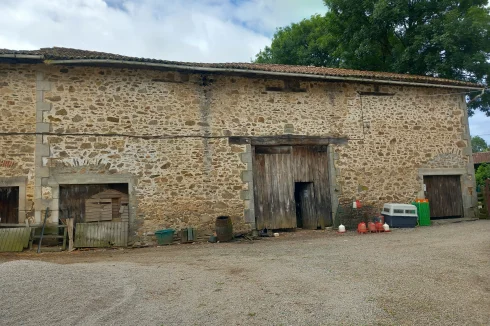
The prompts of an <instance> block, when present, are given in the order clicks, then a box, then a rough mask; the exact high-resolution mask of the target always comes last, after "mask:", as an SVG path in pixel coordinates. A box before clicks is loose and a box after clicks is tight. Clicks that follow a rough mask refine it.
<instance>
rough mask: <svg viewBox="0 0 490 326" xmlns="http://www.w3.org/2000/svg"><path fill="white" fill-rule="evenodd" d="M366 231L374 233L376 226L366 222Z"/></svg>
mask: <svg viewBox="0 0 490 326" xmlns="http://www.w3.org/2000/svg"><path fill="white" fill-rule="evenodd" d="M368 230H369V232H371V233H374V232H376V225H375V224H374V223H373V222H368Z"/></svg>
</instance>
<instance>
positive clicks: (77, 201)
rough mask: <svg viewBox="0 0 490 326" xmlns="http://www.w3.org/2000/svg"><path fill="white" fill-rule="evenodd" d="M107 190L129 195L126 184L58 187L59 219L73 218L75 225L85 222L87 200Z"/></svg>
mask: <svg viewBox="0 0 490 326" xmlns="http://www.w3.org/2000/svg"><path fill="white" fill-rule="evenodd" d="M109 189H112V190H117V191H119V192H122V193H124V194H128V193H129V192H128V184H127V183H110V184H83V185H60V206H59V209H60V218H75V223H84V222H86V216H85V214H86V207H85V205H86V202H87V199H89V198H91V197H92V196H94V195H97V194H99V193H102V192H104V191H106V190H109ZM109 200H111V201H114V200H113V199H109ZM119 204H120V203H119ZM113 206H115V205H113ZM114 210H116V209H115V208H114ZM111 216H112V214H111Z"/></svg>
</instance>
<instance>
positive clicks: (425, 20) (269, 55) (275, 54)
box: [255, 0, 490, 116]
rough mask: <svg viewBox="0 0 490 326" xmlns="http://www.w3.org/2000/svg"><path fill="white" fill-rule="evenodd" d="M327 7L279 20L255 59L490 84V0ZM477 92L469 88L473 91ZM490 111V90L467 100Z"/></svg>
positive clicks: (332, 3)
mask: <svg viewBox="0 0 490 326" xmlns="http://www.w3.org/2000/svg"><path fill="white" fill-rule="evenodd" d="M324 3H325V5H326V6H327V8H328V11H327V13H326V14H325V15H314V16H312V17H311V18H309V19H305V20H303V21H301V22H299V23H294V24H291V25H290V26H287V27H283V28H279V29H278V30H277V31H276V33H275V34H274V37H273V40H272V44H271V45H270V46H268V47H266V48H265V49H263V50H262V51H260V52H259V53H258V54H257V55H256V58H255V62H257V63H281V64H291V65H314V66H328V67H340V68H350V69H359V70H372V71H386V72H397V73H408V74H416V75H428V76H434V77H440V78H449V79H457V80H464V81H470V82H475V83H481V84H484V85H487V83H488V76H489V73H490V62H489V61H490V12H489V9H488V8H487V5H488V1H487V0H463V1H454V0H438V1H434V0H324ZM475 96H477V93H472V94H471V96H470V97H472V98H474V97H475ZM476 108H479V109H480V110H482V111H483V112H485V113H486V114H487V115H488V116H490V93H489V92H486V93H485V94H484V95H483V96H481V97H479V98H477V99H475V100H474V101H472V102H471V103H470V105H469V108H468V110H469V113H470V114H472V113H473V112H474V110H475V109H476Z"/></svg>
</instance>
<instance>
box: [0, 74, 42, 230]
mask: <svg viewBox="0 0 490 326" xmlns="http://www.w3.org/2000/svg"><path fill="white" fill-rule="evenodd" d="M35 102H36V75H35V70H34V69H33V67H32V66H25V65H23V66H21V67H19V66H15V65H0V132H1V133H2V135H1V136H0V187H9V186H19V185H20V184H21V185H22V186H23V187H24V189H20V191H21V194H23V195H25V197H26V198H25V199H27V202H25V203H24V205H22V206H21V207H20V210H21V211H24V212H23V213H22V212H21V214H20V215H19V219H20V220H21V221H20V222H23V217H24V216H25V213H26V212H27V213H29V212H30V211H31V208H32V206H33V201H34V166H35V164H34V150H35V146H36V138H35V136H34V135H32V134H31V135H26V134H24V135H23V134H22V133H34V132H35V130H36V111H35ZM9 133H12V134H13V135H9ZM19 177H27V182H21V183H20V184H19ZM27 216H29V214H27Z"/></svg>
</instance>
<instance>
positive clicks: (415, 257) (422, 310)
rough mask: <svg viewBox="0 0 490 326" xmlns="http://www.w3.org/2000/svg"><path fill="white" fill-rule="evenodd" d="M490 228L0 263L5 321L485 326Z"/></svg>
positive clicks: (312, 234) (315, 234)
mask: <svg viewBox="0 0 490 326" xmlns="http://www.w3.org/2000/svg"><path fill="white" fill-rule="evenodd" d="M489 260H490V221H476V222H466V223H457V224H448V225H443V226H434V227H426V228H417V229H412V230H394V232H391V233H388V234H370V235H362V236H361V235H357V234H355V233H353V232H351V233H349V234H346V235H338V234H336V233H335V232H332V231H329V232H324V231H308V232H307V231H305V232H295V233H289V234H281V236H280V237H279V238H270V239H264V240H260V241H254V242H247V241H243V242H237V243H220V244H208V243H206V244H194V245H175V246H170V247H162V248H147V249H133V250H131V249H127V250H104V251H85V252H73V253H43V254H40V255H37V254H35V253H22V254H2V255H0V262H2V263H1V264H0V293H1V295H0V297H1V305H0V324H1V325H428V324H431V325H464V324H469V325H489V324H490V262H489Z"/></svg>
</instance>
